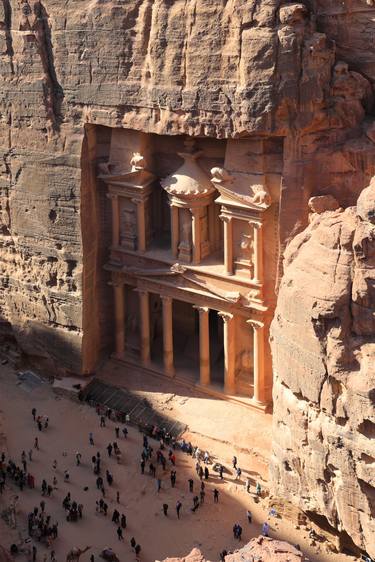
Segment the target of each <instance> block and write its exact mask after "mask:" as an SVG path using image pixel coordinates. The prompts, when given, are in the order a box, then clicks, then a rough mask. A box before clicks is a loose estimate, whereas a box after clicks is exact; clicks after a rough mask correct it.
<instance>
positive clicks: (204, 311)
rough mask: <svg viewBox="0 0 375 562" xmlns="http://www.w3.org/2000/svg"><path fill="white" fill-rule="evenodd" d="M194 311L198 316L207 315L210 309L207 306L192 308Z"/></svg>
mask: <svg viewBox="0 0 375 562" xmlns="http://www.w3.org/2000/svg"><path fill="white" fill-rule="evenodd" d="M193 308H194V309H195V310H197V311H198V312H199V314H203V313H207V312H209V311H210V309H209V308H208V307H207V306H193Z"/></svg>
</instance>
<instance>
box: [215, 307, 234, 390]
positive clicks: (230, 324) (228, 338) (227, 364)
mask: <svg viewBox="0 0 375 562" xmlns="http://www.w3.org/2000/svg"><path fill="white" fill-rule="evenodd" d="M219 316H221V318H222V319H223V322H224V390H225V392H226V393H227V394H235V392H236V366H235V333H234V318H233V315H232V314H227V313H226V312H219Z"/></svg>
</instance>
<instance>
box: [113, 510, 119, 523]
mask: <svg viewBox="0 0 375 562" xmlns="http://www.w3.org/2000/svg"><path fill="white" fill-rule="evenodd" d="M119 522H120V513H119V512H118V511H117V509H115V510H114V511H113V515H112V523H116V525H118V524H119Z"/></svg>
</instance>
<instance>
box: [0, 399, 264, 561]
mask: <svg viewBox="0 0 375 562" xmlns="http://www.w3.org/2000/svg"><path fill="white" fill-rule="evenodd" d="M96 411H97V414H98V416H99V419H100V422H99V427H100V428H105V427H107V422H108V421H109V420H112V421H115V423H116V419H115V420H113V417H114V413H113V412H112V410H111V409H106V410H105V411H104V412H103V409H102V408H101V407H100V406H97V407H96ZM31 413H32V417H33V420H34V423H35V424H36V426H37V429H38V431H46V430H47V429H48V424H49V420H48V418H47V417H46V416H39V415H37V411H36V408H33V409H32V412H31ZM126 421H127V422H128V423H129V416H127V417H126ZM114 431H115V437H116V441H114V442H109V443H108V444H107V446H106V447H105V450H106V455H107V457H108V460H109V459H111V458H112V457H113V456H114V457H115V458H116V460H117V462H120V461H121V451H120V447H119V445H118V442H117V441H118V440H119V439H121V438H123V439H127V437H128V429H127V427H126V426H124V427H123V428H122V429H121V428H120V426H119V425H118V424H116V425H115V426H114ZM88 437H89V443H90V445H91V446H92V447H94V446H95V439H94V433H93V432H92V431H91V432H89V436H88ZM149 437H152V438H154V439H156V440H157V441H158V447H157V449H156V451H155V452H154V448H153V447H152V446H151V444H150V442H149ZM34 449H36V450H39V440H38V437H36V438H35V440H34ZM176 449H180V450H181V451H183V452H185V453H186V454H188V455H191V456H192V457H193V458H195V459H196V464H195V469H196V474H197V477H198V478H199V484H198V483H196V482H194V479H193V478H189V479H188V482H187V485H188V491H189V493H190V494H191V495H192V505H191V507H190V511H191V512H192V513H195V512H196V511H197V510H198V509H199V508H201V507H202V506H203V505H204V504H205V502H206V491H207V490H206V486H207V482H208V481H210V480H211V474H210V470H209V464H210V463H211V457H210V454H209V453H208V451H205V452H202V451H201V450H200V449H199V448H198V447H193V445H192V444H191V443H190V442H186V441H185V440H184V439H182V440H180V441H177V440H176V439H174V438H173V437H172V436H171V435H170V434H168V433H167V432H166V431H165V430H160V429H159V428H157V427H153V428H151V429H150V431H149V434H148V435H145V434H144V435H143V442H142V448H141V451H140V472H141V474H142V475H144V476H146V475H147V476H149V477H152V478H154V479H155V482H156V489H157V492H160V491H161V490H162V489H163V487H164V479H163V477H164V475H165V474H166V472H167V471H168V473H169V479H170V483H171V488H172V489H173V488H175V486H176V482H177V470H176V452H175V451H176ZM62 456H63V457H66V456H67V453H66V452H63V453H62ZM32 460H33V450H32V449H30V450H29V451H28V453H27V454H26V452H25V451H22V453H21V465H20V466H18V465H17V464H16V463H15V462H14V461H13V460H11V459H8V460H6V457H5V454H4V453H3V454H2V455H1V457H0V491H1V492H2V491H3V489H4V486H5V482H6V479H7V478H9V479H11V480H12V481H13V482H14V484H15V485H17V486H18V487H19V488H20V490H21V491H22V489H23V487H24V486H25V485H27V486H29V487H30V488H34V487H35V486H36V484H35V479H34V476H32V475H31V474H30V473H29V472H28V470H27V469H28V463H30V462H31V461H32ZM91 462H92V469H93V473H94V476H95V484H96V489H97V490H98V491H100V493H101V497H100V498H99V499H98V500H97V501H96V513H97V514H98V515H100V514H101V515H103V516H104V517H107V516H108V512H109V506H108V503H107V502H106V501H105V498H106V488H105V482H106V484H107V485H108V486H109V487H111V486H112V485H113V483H114V477H113V474H112V472H111V471H110V469H109V468H106V469H105V474H103V475H102V473H103V467H102V465H103V462H102V453H101V452H100V451H96V453H95V454H94V455H92V457H91ZM202 463H203V464H202ZM75 464H76V466H77V467H79V466H81V464H82V454H81V453H80V452H79V451H76V452H75ZM232 465H233V468H234V470H235V472H236V479H239V478H240V476H241V469H240V468H239V467H238V463H237V458H236V457H233V460H232ZM158 467H159V468H158ZM52 468H53V471H54V473H55V474H54V476H53V481H52V483H49V482H48V480H47V479H46V478H43V479H42V480H41V483H40V491H41V495H42V496H44V497H48V498H49V497H51V496H52V494H53V490H54V489H56V488H57V478H56V471H57V460H54V461H53V463H52ZM213 469H214V470H215V471H216V472H217V473H218V476H219V478H220V479H223V473H224V467H223V465H222V464H219V463H216V464H213ZM61 472H62V474H63V476H64V483H66V484H68V483H69V482H70V474H69V470H68V469H67V468H64V469H63V470H62V471H61ZM197 485H198V486H199V488H198V490H196V489H195V487H196V486H197ZM250 485H251V483H250V479H246V483H245V487H246V490H247V491H248V492H249V491H250ZM85 489H88V487H85ZM211 492H212V497H213V503H215V504H217V503H218V502H219V495H220V492H219V490H218V489H217V488H216V487H214V488H213V489H211ZM256 494H258V495H260V494H261V487H260V484H259V483H257V485H256ZM116 502H117V504H120V492H119V490H117V491H116ZM45 507H46V504H45V500H44V499H42V500H41V502H40V505H39V507H35V508H34V510H33V511H32V512H31V513H30V514H29V516H28V530H29V536H30V537H32V538H33V539H35V540H37V541H41V542H44V543H45V544H46V545H47V546H50V545H51V543H52V541H53V540H55V539H56V538H57V536H58V523H57V522H53V523H51V516H50V515H47V514H46V511H45ZM62 507H63V509H64V511H65V518H66V520H67V521H69V522H77V521H79V520H80V519H82V517H83V509H84V506H83V504H82V503H80V502H78V501H75V500H73V499H72V498H71V493H70V492H68V493H67V494H66V496H65V497H64V499H63V501H62ZM161 509H162V512H163V514H164V516H165V517H169V515H170V512H169V505H168V503H166V502H163V504H162V507H161ZM182 511H183V504H182V502H181V500H180V499H178V498H177V499H176V503H175V513H176V517H177V519H180V517H181V514H182ZM247 518H248V521H249V523H251V522H252V515H251V512H250V511H247ZM111 521H112V523H113V524H114V527H115V533H116V534H115V536H117V539H118V540H119V541H124V531H125V529H126V528H127V518H126V515H125V514H124V513H121V512H120V511H119V509H118V508H117V507H115V508H114V509H113V511H112V516H111ZM267 525H268V523H265V524H264V525H263V529H262V531H263V534H265V535H268V531H269V526H267ZM233 535H234V537H235V538H236V539H237V540H241V537H242V527H241V525H240V524H239V523H235V524H234V526H233ZM129 544H130V546H131V548H132V549H133V550H134V552H135V553H136V555H137V556H138V555H139V553H140V552H141V547H140V545H139V544H138V543H137V541H136V540H135V538H134V537H131V539H130V541H129ZM223 552H226V551H223ZM35 557H36V550H33V562H35ZM53 558H54V551H53ZM90 560H91V562H94V556H91V558H90ZM51 562H54V560H52V558H51Z"/></svg>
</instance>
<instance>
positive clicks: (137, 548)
mask: <svg viewBox="0 0 375 562" xmlns="http://www.w3.org/2000/svg"><path fill="white" fill-rule="evenodd" d="M134 552H135V555H136V558H137V560H138V557H139V553H140V552H141V545H139V544H136V545H135V547H134Z"/></svg>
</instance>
